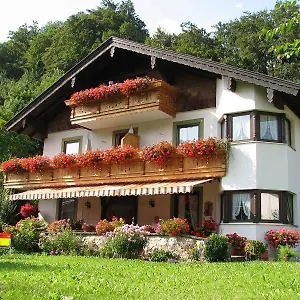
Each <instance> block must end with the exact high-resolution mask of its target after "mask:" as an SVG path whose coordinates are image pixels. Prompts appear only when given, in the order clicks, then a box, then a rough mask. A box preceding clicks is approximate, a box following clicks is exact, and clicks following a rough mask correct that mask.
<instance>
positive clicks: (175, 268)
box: [0, 254, 300, 300]
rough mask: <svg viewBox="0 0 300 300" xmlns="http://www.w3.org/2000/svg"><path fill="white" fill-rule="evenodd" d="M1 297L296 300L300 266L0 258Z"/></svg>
mask: <svg viewBox="0 0 300 300" xmlns="http://www.w3.org/2000/svg"><path fill="white" fill-rule="evenodd" d="M0 299H62V300H71V299H72V300H73V299H74V300H75V299H172V300H175V299H289V300H292V299H300V264H299V263H287V262H272V263H270V262H247V263H193V264H189V263H181V264H172V263H153V262H144V261H140V260H120V259H111V260H109V259H101V258H98V257H72V256H39V255H18V254H12V255H3V256H0Z"/></svg>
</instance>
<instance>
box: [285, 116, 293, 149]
mask: <svg viewBox="0 0 300 300" xmlns="http://www.w3.org/2000/svg"><path fill="white" fill-rule="evenodd" d="M284 124H285V127H284V130H285V142H286V143H287V144H288V145H291V144H292V143H291V125H290V122H289V121H288V120H287V119H285V121H284Z"/></svg>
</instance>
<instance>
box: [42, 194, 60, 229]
mask: <svg viewBox="0 0 300 300" xmlns="http://www.w3.org/2000/svg"><path fill="white" fill-rule="evenodd" d="M57 202H58V201H57V199H49V200H39V203H38V209H39V212H40V214H41V216H42V217H43V218H44V219H45V221H46V222H48V223H51V222H53V221H55V220H57V213H58V204H57Z"/></svg>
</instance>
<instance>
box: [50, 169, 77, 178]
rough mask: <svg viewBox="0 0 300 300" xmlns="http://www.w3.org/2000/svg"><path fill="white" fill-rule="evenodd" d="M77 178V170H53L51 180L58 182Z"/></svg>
mask: <svg viewBox="0 0 300 300" xmlns="http://www.w3.org/2000/svg"><path fill="white" fill-rule="evenodd" d="M78 178H79V170H78V168H71V169H54V170H53V180H59V179H64V180H66V179H68V180H75V179H78Z"/></svg>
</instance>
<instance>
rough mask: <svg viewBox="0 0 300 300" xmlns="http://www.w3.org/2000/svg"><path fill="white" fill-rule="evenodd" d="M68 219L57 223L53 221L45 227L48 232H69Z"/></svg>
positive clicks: (69, 223) (69, 224)
mask: <svg viewBox="0 0 300 300" xmlns="http://www.w3.org/2000/svg"><path fill="white" fill-rule="evenodd" d="M71 229H72V227H71V221H70V219H67V220H66V219H63V220H58V221H53V222H51V223H50V224H49V225H48V226H47V231H48V232H61V231H62V230H71Z"/></svg>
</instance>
